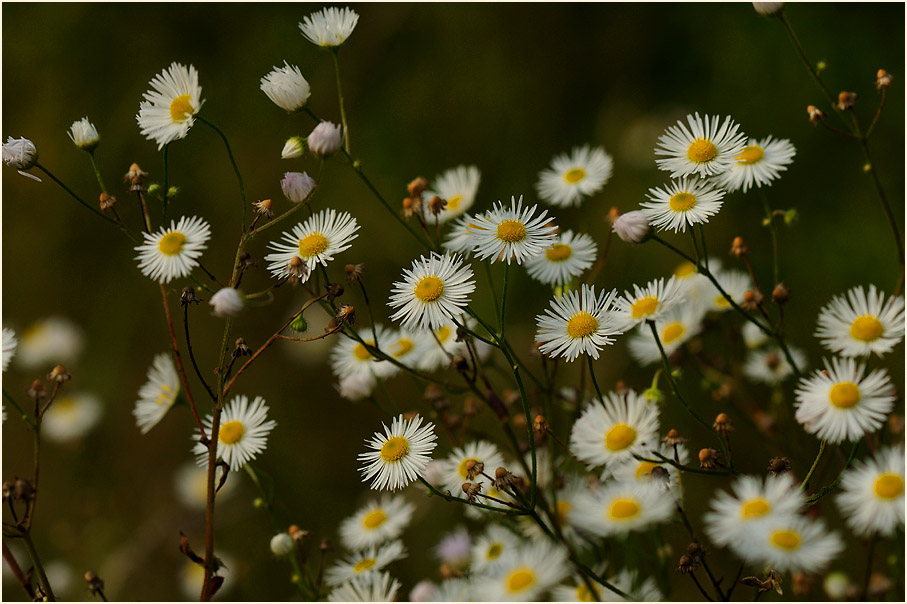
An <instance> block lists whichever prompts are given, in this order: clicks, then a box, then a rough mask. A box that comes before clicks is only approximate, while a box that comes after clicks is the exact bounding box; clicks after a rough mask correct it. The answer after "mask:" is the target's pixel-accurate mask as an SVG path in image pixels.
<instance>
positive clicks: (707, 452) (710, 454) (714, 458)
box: [699, 449, 720, 470]
mask: <svg viewBox="0 0 907 604" xmlns="http://www.w3.org/2000/svg"><path fill="white" fill-rule="evenodd" d="M718 465H720V464H719V461H718V451H716V450H715V449H700V451H699V467H700V468H703V469H705V470H710V469H712V468H715V467H717V466H718Z"/></svg>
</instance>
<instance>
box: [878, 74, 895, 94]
mask: <svg viewBox="0 0 907 604" xmlns="http://www.w3.org/2000/svg"><path fill="white" fill-rule="evenodd" d="M892 81H894V78H893V77H891V74H890V73H888V72H887V71H885V70H884V69H880V70H878V71H877V72H876V88H877V89H878V90H881V89H883V88H888V87H889V86H890V85H891V82H892Z"/></svg>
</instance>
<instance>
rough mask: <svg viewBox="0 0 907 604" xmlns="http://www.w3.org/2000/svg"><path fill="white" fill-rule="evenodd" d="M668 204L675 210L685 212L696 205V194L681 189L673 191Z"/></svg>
mask: <svg viewBox="0 0 907 604" xmlns="http://www.w3.org/2000/svg"><path fill="white" fill-rule="evenodd" d="M668 205H669V206H671V209H672V210H674V211H675V212H686V211H687V210H692V209H693V208H694V207H696V196H695V195H693V194H692V193H686V192H683V191H681V192H680V193H674V194H673V195H671V199H669V200H668Z"/></svg>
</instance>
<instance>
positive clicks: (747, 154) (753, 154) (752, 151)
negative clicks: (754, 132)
mask: <svg viewBox="0 0 907 604" xmlns="http://www.w3.org/2000/svg"><path fill="white" fill-rule="evenodd" d="M763 157H765V151H763V150H762V147H760V146H758V145H748V146H746V147H744V148H743V151H741V152H740V153H738V154H737V157H736V158H735V159H736V160H737V163H738V164H757V163H759V162H760V161H762V158H763Z"/></svg>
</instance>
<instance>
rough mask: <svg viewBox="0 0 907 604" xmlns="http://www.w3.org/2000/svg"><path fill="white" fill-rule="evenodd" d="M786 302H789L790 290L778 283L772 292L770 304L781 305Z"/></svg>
mask: <svg viewBox="0 0 907 604" xmlns="http://www.w3.org/2000/svg"><path fill="white" fill-rule="evenodd" d="M788 300H790V289H789V288H788V287H787V286H786V285H784V283H779V284H778V285H776V286H775V289H773V290H772V302H774V303H775V304H778V305H781V304H784V303H785V302H787V301H788Z"/></svg>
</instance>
